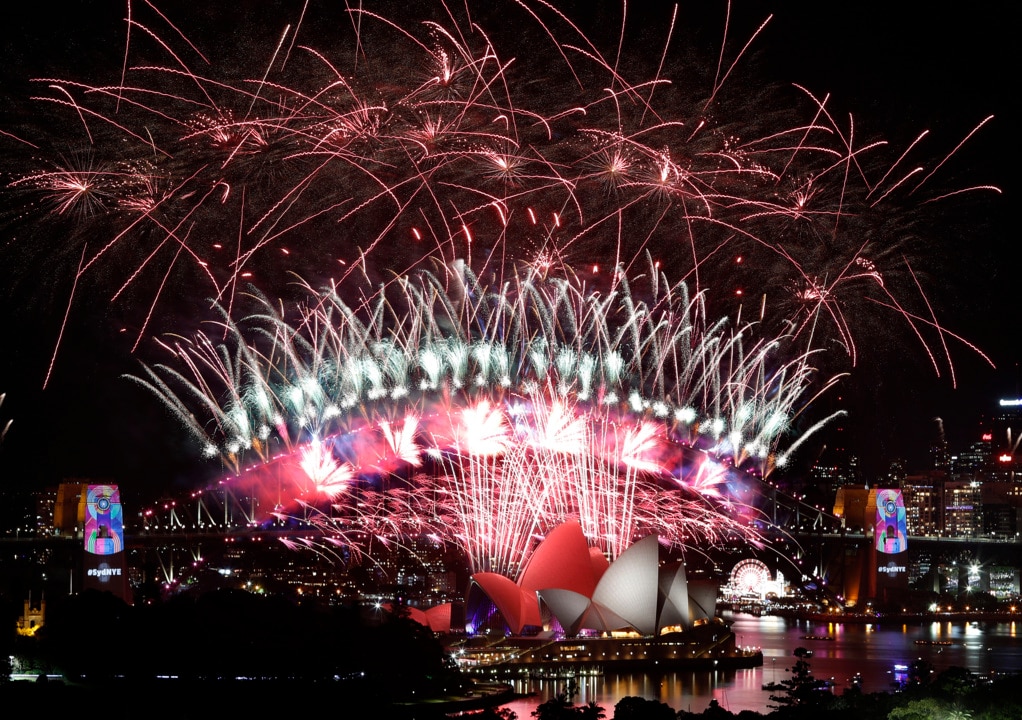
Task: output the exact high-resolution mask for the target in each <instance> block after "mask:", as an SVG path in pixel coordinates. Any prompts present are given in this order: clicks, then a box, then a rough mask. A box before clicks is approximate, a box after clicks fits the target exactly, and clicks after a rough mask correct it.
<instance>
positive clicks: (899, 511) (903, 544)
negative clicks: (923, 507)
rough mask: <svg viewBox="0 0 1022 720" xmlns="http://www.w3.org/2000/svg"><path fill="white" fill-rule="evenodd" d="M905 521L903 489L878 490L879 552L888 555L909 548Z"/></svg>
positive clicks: (876, 533) (877, 524) (877, 531)
mask: <svg viewBox="0 0 1022 720" xmlns="http://www.w3.org/2000/svg"><path fill="white" fill-rule="evenodd" d="M907 534H908V528H907V525H906V523H905V500H904V498H902V496H901V490H877V519H876V532H875V533H874V537H875V538H876V549H877V552H881V553H885V554H887V555H894V554H896V553H901V552H905V551H906V550H907V549H908V541H907V539H906V535H907Z"/></svg>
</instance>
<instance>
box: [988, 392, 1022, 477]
mask: <svg viewBox="0 0 1022 720" xmlns="http://www.w3.org/2000/svg"><path fill="white" fill-rule="evenodd" d="M992 427H993V429H992V432H991V438H990V441H991V448H990V449H991V453H992V455H993V460H994V472H995V473H996V475H997V477H998V479H1003V480H1017V479H1018V473H1019V471H1020V469H1022V459H1020V457H1019V449H1020V448H1019V443H1020V441H1022V398H1002V399H1001V400H1000V401H999V402H998V408H997V411H996V412H995V413H994V416H993V422H992Z"/></svg>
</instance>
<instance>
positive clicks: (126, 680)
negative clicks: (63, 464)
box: [0, 590, 1022, 720]
mask: <svg viewBox="0 0 1022 720" xmlns="http://www.w3.org/2000/svg"><path fill="white" fill-rule="evenodd" d="M12 626H13V623H11V624H9V625H8V627H12ZM11 633H12V634H13V630H12V631H11ZM5 646H6V647H5V648H0V649H7V648H9V649H10V650H11V653H10V654H11V655H14V656H15V657H16V658H17V661H18V664H19V666H20V667H19V669H20V670H21V671H23V672H24V671H28V672H32V673H38V674H39V676H40V681H38V682H34V683H33V682H17V683H4V682H2V681H3V680H5V679H7V673H9V672H10V667H9V666H7V665H5V666H0V706H6V707H33V708H35V709H36V710H37V711H38V712H41V713H42V716H53V717H55V716H58V715H61V714H63V713H77V712H81V711H82V710H85V709H89V711H90V712H100V707H101V706H102V711H101V712H102V714H103V715H104V716H105V717H114V718H122V717H123V718H129V717H130V718H164V717H167V718H170V717H174V718H180V717H187V718H205V717H223V716H225V715H231V714H234V713H240V714H241V715H243V716H244V717H247V718H251V717H275V718H279V717H285V718H286V717H287V715H288V714H291V713H293V712H295V711H301V710H300V707H312V706H317V707H320V708H324V709H325V708H332V709H333V710H334V712H331V713H330V714H331V715H336V716H337V717H341V718H348V717H351V718H403V719H406V720H413V719H417V720H424V719H426V718H440V717H446V715H445V709H442V708H441V707H440V706H437V705H435V704H432V703H429V702H426V703H422V704H417V703H420V702H421V701H422V700H423V699H426V700H431V699H437V698H448V697H450V696H458V695H470V694H471V693H470V686H471V685H472V683H471V681H470V680H468V679H467V678H465V677H464V676H462V675H461V674H459V673H458V671H457V669H456V668H455V667H454V666H453V665H452V664H451V663H450V662H449V660H448V658H447V654H446V653H445V651H444V648H443V646H442V644H441V643H440V641H439V640H438V639H437V638H436V637H435V636H434V635H433V634H432V633H431V632H430V631H429V630H428V629H427V628H426V627H424V626H422V625H420V624H419V623H417V622H415V621H413V620H411V619H410V618H409V617H408V615H407V613H406V612H403V611H402V609H401V608H400V607H399V608H398V609H397V610H396V611H394V612H388V611H382V610H374V609H366V608H359V607H354V606H347V605H341V606H337V605H325V604H317V603H296V602H293V601H291V600H288V599H285V598H283V597H280V596H271V595H258V594H252V593H249V592H245V591H242V590H217V591H212V592H207V593H204V594H198V595H190V594H188V593H184V594H181V595H178V596H175V597H174V598H172V599H170V600H167V601H165V602H160V603H154V604H139V605H134V606H132V605H128V604H126V603H124V602H122V601H120V600H119V599H117V598H115V597H113V596H112V595H110V594H109V593H96V592H83V593H81V594H78V595H75V596H71V597H68V598H65V599H63V600H61V601H60V602H55V603H53V604H52V605H51V606H49V607H48V608H47V617H46V624H45V625H44V626H43V627H42V628H41V629H40V631H39V632H38V633H37V636H36V637H35V638H13V637H12V635H7V636H6V638H5ZM4 657H5V659H6V657H7V653H6V652H5V653H4ZM47 673H58V674H62V675H63V677H64V678H65V679H64V680H61V681H46V680H45V677H46V674H47ZM781 686H782V687H781V689H779V690H777V691H776V692H775V693H774V694H772V695H771V696H770V700H769V701H768V703H767V704H766V706H765V707H764V708H763V709H762V711H760V712H753V711H748V710H746V711H742V712H738V713H732V712H730V711H729V710H728V709H726V708H724V707H721V706H719V705H718V704H717V703H716V702H712V703H711V705H710V707H708V708H707V709H706V710H705V711H703V712H702V713H691V712H686V711H676V710H674V709H673V708H671V707H670V706H668V705H666V704H664V703H662V702H659V701H656V700H648V699H644V698H639V697H626V698H622V699H621V700H620V701H619V702H618V703H617V704H616V705H615V706H614V707H613V708H603V707H601V706H599V705H596V704H594V703H585V704H576V703H575V702H574V699H575V695H576V692H577V691H576V689H575V688H574V687H572V686H571V685H569V686H568V687H567V688H565V691H564V692H563V693H561V694H559V695H557V696H556V697H554V698H551V699H549V700H547V701H545V702H542V703H539V702H537V707H536V710H535V711H533V712H532V713H531V715H532V716H533V717H534V718H537V720H563V719H567V718H575V719H579V720H600V719H601V718H603V719H605V720H692V719H694V718H703V719H707V718H708V719H709V720H729V719H732V718H738V719H741V720H753V719H754V718H771V719H775V720H802V719H809V718H812V720H821V719H822V718H826V720H846V719H847V720H867V719H868V720H873V719H881V718H884V719H887V720H931V719H940V720H945V719H950V718H956V719H961V720H965V719H966V718H968V719H969V720H1018V719H1019V718H1022V678H1019V677H1017V676H1011V677H1001V678H997V679H994V680H992V681H991V680H990V679H989V678H980V677H977V676H975V675H974V674H972V673H970V672H969V671H967V670H964V669H962V668H950V669H948V670H945V671H943V672H940V673H937V672H935V670H934V668H933V667H932V666H930V665H929V664H928V663H926V662H923V661H919V662H917V663H915V664H914V665H912V666H911V667H910V670H909V679H908V681H907V683H906V684H905V686H904V687H902V688H901V689H900V690H899V691H898V692H891V693H863V692H862V691H861V690H859V689H858V688H855V687H852V688H849V689H846V690H844V691H843V692H840V693H834V692H831V691H830V690H829V689H826V688H825V687H823V686H822V684H821V683H820V682H819V681H818V680H817V679H815V678H814V677H813V674H812V668H811V666H810V662H809V659H808V655H807V654H806V653H801V654H800V653H799V649H796V651H795V656H794V658H793V664H792V667H791V668H790V672H789V674H788V678H787V679H786V680H785V681H783V683H781ZM296 703H297V705H296ZM446 710H449V708H446ZM472 717H474V718H476V720H529V719H528V718H515V717H514V713H512V712H511V711H509V710H507V709H506V708H499V707H495V708H489V709H486V710H482V711H477V712H476V714H474V715H472Z"/></svg>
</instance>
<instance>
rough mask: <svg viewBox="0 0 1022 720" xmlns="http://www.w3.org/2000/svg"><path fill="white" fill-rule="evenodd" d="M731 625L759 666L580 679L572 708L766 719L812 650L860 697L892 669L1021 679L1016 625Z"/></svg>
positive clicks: (820, 671)
mask: <svg viewBox="0 0 1022 720" xmlns="http://www.w3.org/2000/svg"><path fill="white" fill-rule="evenodd" d="M726 619H727V620H728V621H729V622H731V623H732V629H733V630H734V633H735V635H736V636H737V637H738V638H740V640H739V644H741V645H746V646H750V647H758V648H761V649H762V651H763V666H762V667H758V668H749V669H743V670H719V671H702V672H670V673H658V674H649V673H621V674H607V675H604V676H602V677H587V678H579V680H578V686H579V694H578V695H577V696H576V697H575V699H574V700H575V702H576V703H586V702H589V701H590V700H594V701H596V702H597V703H598V704H600V705H602V706H603V707H604V709H605V710H606V711H607V716H608V717H613V708H614V705H615V704H616V703H617V702H618V701H619V700H620V699H621V698H623V697H628V696H630V695H634V696H638V697H643V698H647V699H656V700H659V701H660V702H664V703H667V704H668V705H670V706H671V707H672V708H674V709H675V710H690V711H692V712H702V711H703V710H704V709H705V708H706V706H707V705H708V704H709V702H710V700H711V699H716V700H717V702H719V703H720V704H721V705H722V706H723V707H725V708H727V709H729V710H731V711H732V712H735V713H737V712H739V711H741V710H754V711H757V712H766V711H769V709H770V708H769V705H770V704H771V702H770V694H771V693H770V691H767V690H764V689H763V685H764V684H766V683H770V682H780V681H782V680H785V679H787V678H788V677H789V673H788V672H787V671H788V669H789V668H790V667H791V666H792V665H793V664H794V658H793V656H792V652H793V651H794V650H795V648H797V647H805V648H807V649H809V650H812V652H813V655H812V657H810V658H809V664H810V666H811V668H812V673H813V675H814V676H815V677H817V678H818V679H824V680H828V679H832V680H833V681H834V684H835V687H834V688H833V690H832V692H836V693H841V692H844V691H845V689H847V688H848V687H850V686H851V685H852V683H853V680H854V679H855V678H856V674H857V673H861V687H862V690H863V691H864V692H881V691H888V690H890V689H892V683H895V682H896V678H895V669H894V666H895V665H896V664H902V665H908V664H910V663H912V662H913V661H915V660H925V661H927V662H929V663H931V664H932V665H933V666H934V668H935V669H936V671H937V672H941V671H942V670H946V669H947V668H949V667H965V668H968V669H969V670H972V671H973V672H976V673H979V674H984V675H986V674H990V673H992V672H995V671H999V672H1007V673H1018V672H1022V640H1020V639H1019V635H1018V627H1017V624H1016V623H1014V622H1012V623H980V622H967V623H962V622H958V623H951V622H933V623H927V624H922V625H906V624H902V623H896V624H889V625H885V624H871V625H852V624H850V625H843V624H838V623H820V622H810V621H805V620H788V619H785V618H779V617H772V616H767V617H753V616H751V615H734V616H728V617H727V618H726ZM565 683H566V680H526V681H521V682H520V683H519V685H518V686H517V687H516V690H518V692H532V693H535V694H534V695H533V696H532V697H529V698H526V699H524V700H519V701H516V702H515V703H511V704H509V705H507V706H506V707H510V708H511V709H513V710H514V711H515V712H517V713H518V717H519V720H528V718H530V717H531V714H532V712H533V711H534V710H535V709H536V707H537V706H538V705H539V704H540V703H542V702H544V701H546V700H548V699H549V698H551V697H553V696H554V695H556V694H557V693H558V692H563V691H564V688H565Z"/></svg>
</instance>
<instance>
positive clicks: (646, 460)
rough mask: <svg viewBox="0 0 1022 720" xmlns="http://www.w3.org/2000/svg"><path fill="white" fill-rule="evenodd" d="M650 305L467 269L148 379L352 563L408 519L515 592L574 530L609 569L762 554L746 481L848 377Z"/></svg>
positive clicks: (331, 303) (325, 303)
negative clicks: (728, 547) (743, 500)
mask: <svg viewBox="0 0 1022 720" xmlns="http://www.w3.org/2000/svg"><path fill="white" fill-rule="evenodd" d="M635 281H636V282H638V281H639V279H638V278H636V279H635ZM641 285H642V287H641V297H643V298H648V299H646V300H644V299H640V298H639V293H638V292H637V291H636V290H635V289H633V282H632V281H630V280H628V279H627V278H626V276H624V275H623V273H622V274H620V275H619V277H618V283H617V288H618V289H617V290H616V291H614V292H613V293H609V294H606V295H602V294H594V293H590V292H588V291H586V290H585V289H584V287H581V286H579V285H576V284H574V283H572V282H570V281H567V280H562V279H554V278H543V277H542V276H541V275H540V274H539V273H536V272H530V273H528V274H527V275H525V276H522V277H520V278H517V279H515V280H514V281H513V282H512V281H508V282H506V283H504V284H503V285H501V286H498V287H490V286H487V285H485V284H483V283H481V282H480V280H479V279H478V278H477V277H476V276H474V275H473V274H472V273H471V272H470V271H469V270H468V269H467V268H465V267H464V266H463V265H458V266H454V267H451V268H442V269H441V271H439V272H435V273H430V272H425V271H423V272H420V273H417V274H415V275H412V276H406V277H402V278H398V279H397V280H395V281H394V282H392V283H390V284H388V285H386V286H384V287H383V288H382V289H372V291H371V292H368V293H366V294H365V295H364V296H363V297H362V298H361V299H360V300H359V301H358V302H355V303H352V302H350V301H346V300H345V299H344V298H343V297H342V296H341V295H339V294H338V293H337V291H336V288H335V287H330V288H328V289H326V290H324V291H315V290H313V288H312V287H311V286H308V285H307V286H306V290H307V293H308V296H307V298H306V300H304V301H302V302H300V303H297V304H296V305H295V307H293V308H291V309H290V310H288V311H287V312H284V311H283V310H282V309H281V308H279V307H278V306H276V304H275V303H274V302H272V301H270V300H267V299H265V298H262V297H253V298H252V299H253V300H254V301H256V303H257V306H258V307H257V309H256V310H255V311H253V313H252V314H251V315H250V316H249V317H248V318H246V319H245V320H243V321H240V322H237V323H235V322H230V321H229V320H226V319H225V322H224V323H222V324H216V325H215V326H214V328H215V331H214V333H213V334H212V335H213V338H216V337H217V336H221V337H222V336H223V334H224V330H225V329H226V330H227V331H228V334H227V338H226V340H225V341H223V342H219V341H216V340H214V339H211V337H210V335H206V334H199V335H196V336H195V337H192V338H180V337H179V338H172V339H169V340H168V342H167V343H166V344H165V348H166V349H167V350H168V351H169V352H170V353H171V355H172V362H170V363H167V364H160V365H155V366H152V367H147V368H146V372H145V373H144V374H143V375H141V376H137V377H135V378H134V380H135V381H137V382H138V383H140V384H142V385H143V386H145V387H147V388H148V389H150V390H151V391H153V392H155V393H156V394H157V396H159V397H160V398H161V399H162V400H163V401H164V403H165V404H166V405H167V407H168V408H170V409H171V410H172V411H173V412H174V414H175V415H176V417H177V418H178V419H179V420H180V421H181V422H182V423H184V424H185V425H186V426H187V427H188V428H189V429H190V430H191V431H192V432H193V434H194V435H195V436H196V437H197V438H198V439H199V440H200V441H201V442H202V443H204V445H205V446H206V448H207V453H208V455H210V456H211V457H217V456H219V457H220V458H222V459H223V460H224V461H225V462H226V463H227V464H228V466H229V467H230V468H231V469H232V471H233V472H234V473H236V474H238V475H239V476H241V477H243V478H246V479H244V480H242V482H244V483H253V482H264V483H265V482H266V480H267V479H271V480H272V482H270V483H269V485H268V487H272V488H274V490H273V492H276V494H277V499H276V500H275V502H274V507H275V511H274V512H275V513H277V514H278V515H279V516H280V517H284V516H287V515H289V514H292V513H294V508H295V504H296V502H297V503H298V504H299V505H300V506H301V508H302V512H303V513H305V515H304V517H305V519H309V518H310V517H312V518H314V520H315V522H316V523H318V524H319V526H320V527H321V528H323V529H328V530H329V534H330V535H331V537H333V538H334V539H335V540H337V541H339V542H340V541H341V538H343V542H345V543H357V542H358V539H359V537H362V536H363V535H364V534H365V532H366V530H365V529H366V528H367V527H378V526H381V525H382V524H383V523H382V522H381V519H383V518H390V519H391V520H392V521H393V522H392V526H388V527H386V528H385V529H386V530H387V531H395V530H397V529H399V527H398V526H403V527H404V528H405V529H407V528H414V529H416V530H418V531H420V532H421V531H423V530H424V529H428V532H430V533H433V534H436V535H444V536H445V537H446V538H447V539H456V540H457V542H458V543H460V544H461V546H462V547H463V548H464V549H465V551H466V553H467V554H468V556H469V559H470V562H471V564H472V567H473V569H474V570H476V571H481V570H486V571H493V572H502V573H504V574H507V575H509V576H514V575H515V574H516V570H517V569H519V568H520V567H521V566H522V563H523V562H524V560H525V559H526V558H527V557H528V555H529V553H530V551H531V549H532V547H533V545H534V542H535V538H536V537H540V536H542V535H543V534H545V533H546V532H547V531H549V530H550V529H551V528H552V527H554V526H555V525H556V524H559V523H560V522H563V521H564V520H566V519H576V520H578V521H579V522H581V524H582V526H583V529H584V530H585V532H586V534H587V536H589V537H590V538H592V539H593V541H594V542H596V543H597V544H598V545H599V546H600V547H601V549H602V550H603V551H604V552H605V553H606V554H607V555H608V556H609V557H616V556H617V555H618V554H619V553H620V552H621V551H623V550H624V549H625V548H627V547H628V545H629V544H630V543H631V542H632V540H633V539H634V538H635V537H636V536H637V535H638V534H639V533H640V532H641V531H643V530H646V531H650V530H653V529H655V530H657V532H659V533H660V534H662V535H663V536H664V537H665V538H667V540H668V541H670V542H675V543H677V544H679V545H683V546H687V545H690V544H695V543H701V544H703V545H706V544H712V543H715V542H719V541H721V540H723V539H725V538H733V537H742V538H744V539H747V540H749V539H752V540H757V541H758V534H757V530H756V529H755V525H754V524H753V523H752V522H751V521H752V519H753V518H752V515H751V511H750V510H748V509H747V508H746V509H742V508H740V507H738V506H737V505H736V504H734V503H733V502H732V501H731V500H730V499H729V497H730V496H729V493H728V492H727V488H726V485H727V483H728V482H729V481H730V476H731V475H733V474H736V473H737V474H742V473H745V472H748V473H751V474H752V475H754V476H756V477H762V476H764V475H766V474H768V473H769V472H771V471H772V469H773V468H774V467H775V466H776V465H777V464H783V463H784V462H785V461H786V458H787V455H788V453H789V452H790V451H791V449H792V448H794V447H797V445H798V444H799V443H800V442H801V441H802V440H803V439H804V438H795V439H794V441H793V442H792V443H791V445H790V446H787V445H785V440H786V439H789V440H790V439H792V438H791V437H790V436H791V434H792V433H791V421H792V420H793V418H794V417H795V416H796V415H797V414H798V413H799V412H800V411H801V410H802V409H803V407H804V405H805V403H807V402H808V401H809V400H810V399H811V397H812V395H813V393H819V392H824V391H825V390H826V389H827V387H829V386H830V385H831V384H833V383H834V382H835V381H836V378H832V379H830V380H821V379H820V378H819V377H818V376H817V373H815V371H814V369H813V367H812V366H811V365H810V359H811V356H812V352H794V351H793V350H792V346H794V347H797V345H795V341H794V338H791V337H783V336H782V337H773V338H767V339H762V338H757V337H756V332H755V330H756V328H755V326H754V325H752V324H745V325H742V326H737V327H735V326H732V325H731V324H729V323H727V322H725V321H716V322H711V321H709V320H708V318H707V316H706V310H705V303H704V302H703V298H702V297H701V296H699V295H695V296H693V295H691V294H690V293H689V292H688V290H687V288H686V286H685V285H684V284H682V283H679V284H674V285H670V284H668V283H667V282H666V279H665V278H664V277H663V276H658V275H657V274H656V273H655V270H654V269H652V268H651V272H650V274H649V275H647V276H646V277H644V278H642V279H641ZM249 458H251V459H252V460H253V461H254V464H253V465H247V463H248V462H249ZM250 468H254V471H251V472H250ZM267 468H268V470H267ZM356 479H358V481H357V482H356ZM366 479H370V480H369V484H370V485H372V492H373V493H374V495H373V497H374V500H373V501H372V502H367V501H366V498H365V497H364V496H363V494H362V493H361V491H360V488H361V487H362V486H364V485H365V483H366ZM246 492H248V491H247V490H246ZM391 492H398V493H399V494H401V496H402V499H401V500H400V501H393V502H390V501H388V500H387V498H388V496H389V494H390V493H391ZM317 503H318V505H319V506H322V505H323V504H324V503H326V504H328V505H330V506H331V511H332V512H330V513H323V512H319V511H316V510H315V508H316V507H317ZM384 507H386V511H382V510H381V508H384ZM310 508H312V509H313V513H312V515H310V514H309V513H308V510H309V509H310ZM349 531H350V532H349ZM352 533H355V535H353V534H352ZM384 534H385V533H382V532H381V534H380V537H383V536H384ZM356 535H357V536H358V537H356ZM395 537H396V535H395Z"/></svg>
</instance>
